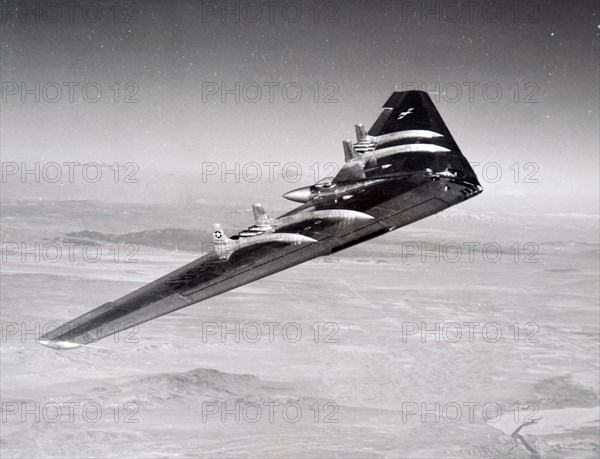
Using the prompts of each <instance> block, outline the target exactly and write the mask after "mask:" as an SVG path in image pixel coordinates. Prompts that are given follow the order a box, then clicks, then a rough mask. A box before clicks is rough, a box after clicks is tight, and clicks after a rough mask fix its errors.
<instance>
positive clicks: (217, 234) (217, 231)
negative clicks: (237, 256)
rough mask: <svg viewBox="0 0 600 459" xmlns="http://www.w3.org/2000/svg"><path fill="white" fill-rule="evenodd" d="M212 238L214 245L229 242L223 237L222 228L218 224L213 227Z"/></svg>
mask: <svg viewBox="0 0 600 459" xmlns="http://www.w3.org/2000/svg"><path fill="white" fill-rule="evenodd" d="M212 237H213V242H214V243H215V244H225V243H226V242H227V241H230V240H231V239H229V238H228V237H227V236H226V235H225V231H223V228H222V227H221V225H219V224H218V223H215V224H214V225H213V234H212Z"/></svg>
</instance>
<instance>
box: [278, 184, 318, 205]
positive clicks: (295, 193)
mask: <svg viewBox="0 0 600 459" xmlns="http://www.w3.org/2000/svg"><path fill="white" fill-rule="evenodd" d="M310 188H311V187H310V186H305V187H303V188H296V189H295V190H292V191H288V192H287V193H286V194H284V195H283V197H284V198H285V199H289V200H290V201H294V202H308V201H310Z"/></svg>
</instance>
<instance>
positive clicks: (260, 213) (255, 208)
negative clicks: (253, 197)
mask: <svg viewBox="0 0 600 459" xmlns="http://www.w3.org/2000/svg"><path fill="white" fill-rule="evenodd" d="M252 212H253V213H254V224H255V225H258V226H260V225H270V224H271V223H273V219H272V218H269V216H268V215H267V212H265V209H264V208H263V206H262V204H258V203H257V204H252Z"/></svg>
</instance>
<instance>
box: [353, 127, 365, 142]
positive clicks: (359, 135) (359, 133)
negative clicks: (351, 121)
mask: <svg viewBox="0 0 600 459" xmlns="http://www.w3.org/2000/svg"><path fill="white" fill-rule="evenodd" d="M354 130H355V131H356V141H357V142H361V141H363V140H365V139H366V138H367V130H366V129H365V126H364V125H362V124H355V125H354Z"/></svg>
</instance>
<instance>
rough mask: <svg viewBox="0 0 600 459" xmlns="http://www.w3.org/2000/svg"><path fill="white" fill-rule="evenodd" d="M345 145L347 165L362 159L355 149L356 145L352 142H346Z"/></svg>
mask: <svg viewBox="0 0 600 459" xmlns="http://www.w3.org/2000/svg"><path fill="white" fill-rule="evenodd" d="M343 144H344V160H345V161H346V162H347V163H348V162H350V161H352V160H353V159H359V158H360V156H358V153H356V150H355V149H354V144H353V143H352V140H344V142H343Z"/></svg>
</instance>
